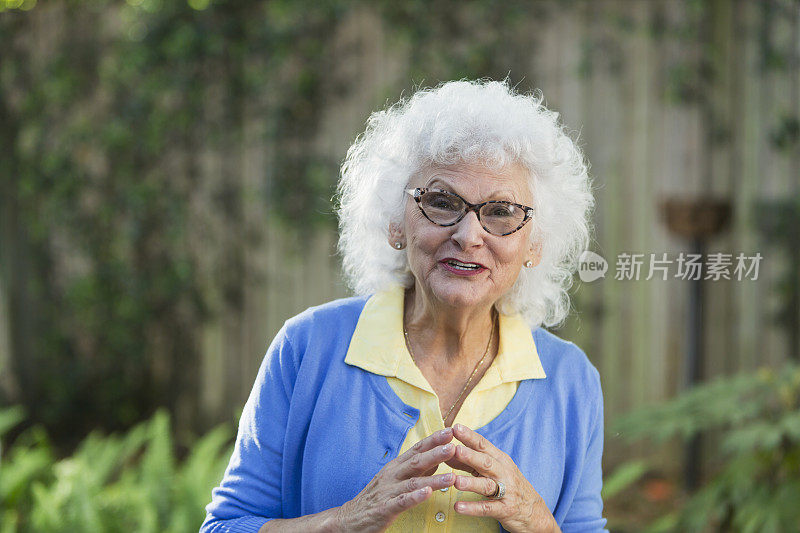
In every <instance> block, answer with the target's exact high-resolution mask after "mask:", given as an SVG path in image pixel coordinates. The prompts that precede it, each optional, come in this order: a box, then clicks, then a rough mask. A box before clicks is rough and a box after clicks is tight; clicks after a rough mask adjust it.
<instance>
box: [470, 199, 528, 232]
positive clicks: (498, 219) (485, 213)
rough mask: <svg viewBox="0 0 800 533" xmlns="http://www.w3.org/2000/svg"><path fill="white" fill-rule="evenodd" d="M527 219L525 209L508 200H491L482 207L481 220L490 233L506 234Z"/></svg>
mask: <svg viewBox="0 0 800 533" xmlns="http://www.w3.org/2000/svg"><path fill="white" fill-rule="evenodd" d="M523 220H525V210H524V209H520V208H519V207H517V206H515V205H514V204H510V203H507V202H491V203H488V204H486V205H484V206H483V207H482V208H481V222H483V227H484V228H486V230H487V231H488V232H489V233H492V234H494V235H505V234H507V233H511V232H512V231H514V230H516V229H517V228H518V227H519V225H520V224H522V221H523Z"/></svg>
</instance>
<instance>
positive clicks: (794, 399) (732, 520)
mask: <svg viewBox="0 0 800 533" xmlns="http://www.w3.org/2000/svg"><path fill="white" fill-rule="evenodd" d="M707 430H709V431H710V430H717V431H718V432H719V433H720V435H721V439H722V440H721V444H720V446H719V449H718V456H717V457H715V459H714V461H713V463H715V464H716V463H719V466H718V469H719V471H718V472H717V473H716V474H715V475H714V476H713V478H712V479H711V480H710V481H709V482H708V483H707V484H706V485H705V486H703V487H701V488H700V489H699V490H698V491H697V492H696V493H695V494H693V495H691V497H690V499H689V501H688V502H687V504H686V505H685V506H684V507H683V508H682V509H680V511H679V512H677V513H674V514H671V515H667V516H665V517H663V518H662V519H661V520H660V521H659V523H656V524H653V525H652V528H651V530H652V531H662V530H663V531H667V530H677V531H686V532H692V531H706V530H707V528H708V527H713V528H716V529H714V530H718V531H731V530H733V531H741V532H756V531H758V532H762V531H774V532H781V531H794V530H795V528H796V527H797V524H800V507H798V506H797V502H798V501H800V365H797V364H794V363H792V364H787V365H786V366H784V367H782V368H780V369H778V370H777V371H775V370H770V369H761V370H759V371H758V372H755V373H752V374H747V375H739V376H734V377H728V378H720V379H716V380H714V381H712V382H709V383H707V384H703V385H701V386H698V387H695V388H694V389H692V390H690V391H688V392H686V393H684V394H682V395H680V396H678V397H677V398H675V399H673V400H671V401H669V402H667V403H665V404H663V405H657V406H652V407H647V408H643V409H639V410H637V411H635V412H632V413H629V414H627V415H625V416H623V417H621V418H620V419H618V420H617V421H616V422H615V423H614V424H613V425H612V429H611V431H614V432H619V433H620V434H621V435H622V436H623V437H624V438H626V439H638V438H645V437H646V438H649V439H652V440H653V441H656V442H661V441H664V440H666V439H669V438H672V437H675V436H678V437H681V438H683V439H689V438H690V437H692V436H693V435H695V434H696V433H698V432H700V431H707Z"/></svg>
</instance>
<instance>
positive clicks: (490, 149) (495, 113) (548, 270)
mask: <svg viewBox="0 0 800 533" xmlns="http://www.w3.org/2000/svg"><path fill="white" fill-rule="evenodd" d="M542 101H543V96H542V93H541V91H538V90H537V91H535V92H534V93H532V94H520V93H517V92H516V91H515V90H514V88H512V87H511V86H509V83H508V80H504V81H491V80H478V81H468V80H461V81H451V82H447V83H444V84H441V85H439V86H437V87H435V88H432V89H420V90H418V91H416V92H415V93H414V94H413V95H412V96H411V97H410V98H407V99H406V98H403V99H401V100H400V101H399V102H397V103H396V104H394V105H392V106H390V107H388V108H387V109H385V110H383V111H376V112H374V113H372V114H371V115H370V117H369V119H368V121H367V128H366V130H365V131H364V132H363V133H362V134H361V135H359V136H358V138H357V139H356V140H355V142H354V143H353V145H352V146H351V147H350V149H349V150H348V151H347V157H346V158H345V160H344V162H343V164H342V167H341V175H340V180H339V185H338V189H337V200H338V205H337V209H336V211H337V214H338V217H339V229H340V238H339V252H340V253H341V254H342V264H343V268H344V274H345V278H346V280H347V282H348V284H349V285H350V287H351V288H352V289H353V291H355V293H356V294H371V293H374V292H377V291H380V290H383V289H385V288H387V287H388V286H389V285H392V284H401V285H403V286H405V287H411V286H413V283H414V279H413V276H412V274H411V271H410V269H409V267H408V260H407V257H406V252H405V250H400V251H398V250H395V249H393V248H392V247H391V246H390V245H389V243H388V231H389V224H390V223H402V220H403V213H404V209H405V202H406V201H407V200H408V198H409V197H408V195H406V194H404V188H405V187H406V186H407V183H408V181H409V179H410V178H411V177H412V176H413V175H414V174H415V173H417V172H419V171H421V170H422V169H423V168H425V167H427V166H430V165H452V164H454V163H458V162H465V163H480V164H483V165H486V166H488V167H489V168H495V169H497V168H503V167H505V166H506V165H508V164H513V163H518V164H520V165H521V166H522V167H523V168H525V169H526V170H527V171H528V175H529V184H530V188H531V192H532V194H533V198H534V204H533V205H532V206H531V207H533V208H534V213H535V214H534V217H533V219H532V220H531V222H529V223H530V224H533V228H532V231H531V242H532V243H535V242H536V241H538V243H539V246H540V252H541V261H540V263H539V265H537V266H536V267H534V268H523V269H522V271H521V272H520V275H519V277H518V278H517V280H516V282H515V283H514V285H513V287H512V288H511V289H510V290H509V292H508V293H507V294H505V295H504V296H503V297H502V298H501V299H500V300H499V301H498V302H497V305H496V307H497V310H498V311H499V312H501V313H503V314H514V313H519V314H521V315H522V317H523V318H524V319H525V321H526V322H527V323H528V324H529V325H530V326H531V327H532V328H534V329H535V328H537V327H539V326H541V325H545V326H548V327H550V326H558V325H561V324H562V323H563V321H564V320H565V318H566V317H567V315H568V314H569V310H570V298H569V293H568V289H569V288H570V286H571V285H572V280H573V273H574V272H575V270H576V268H577V263H578V257H579V256H580V254H581V253H582V252H583V251H584V250H585V249H586V247H587V245H588V244H589V239H590V234H591V232H592V229H593V228H592V224H591V219H590V217H591V214H592V210H593V208H594V196H593V195H592V185H591V180H590V178H589V173H588V164H587V162H586V161H585V159H584V156H583V153H582V151H581V149H580V148H579V147H578V145H577V144H576V143H575V142H573V140H572V139H571V138H570V136H569V135H568V133H567V132H566V131H565V127H564V126H563V124H561V122H560V121H559V114H558V113H557V112H555V111H551V110H549V109H547V107H545V106H544V105H543V104H542Z"/></svg>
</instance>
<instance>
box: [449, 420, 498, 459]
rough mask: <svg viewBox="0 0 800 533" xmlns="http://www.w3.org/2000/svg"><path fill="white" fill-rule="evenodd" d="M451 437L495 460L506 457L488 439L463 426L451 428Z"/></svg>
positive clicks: (457, 425)
mask: <svg viewBox="0 0 800 533" xmlns="http://www.w3.org/2000/svg"><path fill="white" fill-rule="evenodd" d="M453 436H455V438H457V439H458V440H459V441H460V442H461V443H462V444H464V445H465V446H469V447H470V448H472V449H473V450H475V451H478V452H483V453H485V454H488V455H491V456H492V457H494V458H495V459H500V457H502V456H504V455H506V453H505V452H504V451H502V450H501V449H500V448H498V447H497V446H495V445H494V444H492V442H491V441H490V440H489V439H487V438H486V437H484V436H483V435H481V434H480V433H478V432H477V431H474V430H472V429H470V428H468V427H467V426H465V425H463V424H456V425H454V426H453Z"/></svg>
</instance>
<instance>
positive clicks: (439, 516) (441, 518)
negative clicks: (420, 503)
mask: <svg viewBox="0 0 800 533" xmlns="http://www.w3.org/2000/svg"><path fill="white" fill-rule="evenodd" d="M434 518H436V521H437V522H444V513H443V512H441V511H439V512H438V513H436V516H435V517H434Z"/></svg>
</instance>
